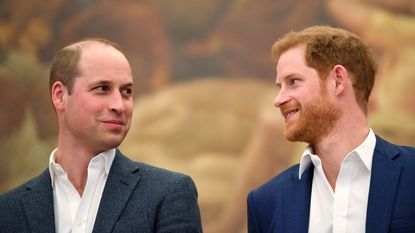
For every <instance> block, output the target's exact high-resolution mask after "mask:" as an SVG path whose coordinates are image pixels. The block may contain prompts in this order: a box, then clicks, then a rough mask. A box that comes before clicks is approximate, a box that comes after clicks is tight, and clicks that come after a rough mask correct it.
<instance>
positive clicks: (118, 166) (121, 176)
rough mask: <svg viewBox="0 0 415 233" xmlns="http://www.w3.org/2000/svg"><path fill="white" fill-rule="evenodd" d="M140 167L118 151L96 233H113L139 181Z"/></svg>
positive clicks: (97, 220) (104, 195) (100, 209)
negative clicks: (138, 172)
mask: <svg viewBox="0 0 415 233" xmlns="http://www.w3.org/2000/svg"><path fill="white" fill-rule="evenodd" d="M137 171H138V165H137V164H135V163H133V162H132V161H130V160H129V159H128V158H126V157H125V156H124V155H122V154H121V152H119V151H118V150H117V152H116V155H115V158H114V161H113V163H112V166H111V170H110V172H109V175H108V179H107V183H106V184H105V188H104V192H103V194H102V198H101V202H100V206H99V208H98V213H97V217H96V219H95V224H94V229H93V232H94V233H105V232H111V231H112V229H113V228H114V225H115V223H116V222H117V220H118V218H119V216H120V215H121V213H122V211H123V209H124V207H125V205H126V204H127V202H128V200H129V197H130V196H131V194H132V192H133V191H134V190H135V187H136V186H137V183H138V181H139V179H140V178H139V175H138V174H137Z"/></svg>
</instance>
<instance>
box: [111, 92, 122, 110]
mask: <svg viewBox="0 0 415 233" xmlns="http://www.w3.org/2000/svg"><path fill="white" fill-rule="evenodd" d="M109 104H110V110H111V111H115V112H117V113H120V112H122V111H124V110H125V101H124V99H123V96H122V95H121V93H119V92H114V93H113V94H112V95H111V100H110V103H109Z"/></svg>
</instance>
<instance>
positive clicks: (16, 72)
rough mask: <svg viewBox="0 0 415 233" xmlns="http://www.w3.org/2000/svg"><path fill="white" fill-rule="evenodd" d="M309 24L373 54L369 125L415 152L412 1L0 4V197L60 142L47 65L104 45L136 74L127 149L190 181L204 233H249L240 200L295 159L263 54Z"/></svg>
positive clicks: (42, 164) (296, 147)
mask: <svg viewBox="0 0 415 233" xmlns="http://www.w3.org/2000/svg"><path fill="white" fill-rule="evenodd" d="M315 24H329V25H333V26H340V27H344V28H346V29H349V30H352V31H354V32H356V33H357V34H359V35H361V36H362V38H363V39H364V40H365V41H367V42H368V43H369V44H370V45H371V46H372V48H373V49H374V51H375V53H376V55H377V56H378V58H379V67H380V70H379V74H378V78H377V81H376V86H375V90H374V93H373V96H372V102H371V105H370V115H369V121H370V125H371V127H372V128H373V129H374V130H375V132H376V133H377V134H379V135H380V136H382V137H384V138H386V139H389V140H391V141H393V142H395V143H398V144H406V145H412V146H415V92H414V91H413V83H414V81H415V68H414V67H415V66H414V64H415V3H414V1H412V0H331V1H324V0H255V1H254V0H209V1H206V0H117V1H116V0H113V1H110V0H101V1H99V0H96V1H93V0H73V1H70V0H50V1H41V0H1V1H0V43H1V44H0V156H1V157H0V159H1V160H0V161H1V162H0V193H2V192H6V191H7V190H10V189H11V188H13V187H15V186H17V185H18V184H20V183H21V182H23V181H25V180H27V179H28V178H30V177H32V176H34V175H36V174H38V173H39V172H41V171H42V170H43V169H45V168H46V167H47V162H48V158H49V155H50V152H51V150H52V149H53V148H54V145H55V143H56V133H57V129H56V120H55V115H54V112H53V110H52V107H51V104H50V101H49V93H48V72H49V70H48V68H49V63H50V61H51V59H52V57H53V55H54V54H55V52H56V51H57V50H58V49H59V48H61V47H62V46H64V45H66V44H67V43H69V42H72V41H75V40H78V39H80V38H83V37H92V36H100V37H106V38H108V39H111V40H114V41H116V42H117V43H119V44H120V45H121V46H122V47H124V49H125V50H126V51H127V56H128V57H129V58H130V60H131V63H132V66H133V70H134V78H135V87H136V88H135V101H136V102H135V113H134V119H133V125H132V128H131V130H130V133H129V136H128V137H127V138H126V140H125V142H124V143H123V144H122V146H121V149H122V151H123V152H125V153H126V154H128V155H129V157H131V158H133V159H135V160H139V161H143V162H147V163H151V164H153V165H156V166H160V167H165V168H168V169H172V170H177V171H181V172H184V173H187V174H189V175H191V176H192V177H193V178H194V180H195V182H196V185H197V187H198V191H199V202H200V206H201V211H202V218H203V219H202V220H203V224H204V230H205V232H207V233H221V232H224V233H225V232H226V233H233V232H235V233H237V232H245V230H244V229H245V227H246V226H245V222H246V221H245V219H246V215H245V212H246V205H245V198H246V195H247V192H248V190H250V189H252V188H255V187H257V186H258V185H260V184H261V183H263V182H265V181H266V180H268V179H269V178H270V177H272V176H274V175H275V174H277V173H278V172H280V171H281V170H282V169H284V168H287V167H288V166H290V165H291V164H293V163H295V162H297V161H298V156H299V154H300V153H301V151H302V149H303V147H304V145H302V144H294V143H289V142H287V141H286V140H285V139H284V137H283V136H282V133H281V131H282V121H281V118H280V116H279V111H278V110H276V109H274V107H273V106H272V101H273V98H274V97H275V95H276V89H275V88H274V75H275V74H274V65H273V64H272V62H271V59H270V47H271V45H272V44H273V42H274V41H275V40H276V39H277V38H279V37H280V36H281V35H283V34H284V33H286V32H289V31H291V30H299V29H302V28H304V27H306V26H310V25H315Z"/></svg>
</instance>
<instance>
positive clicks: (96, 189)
mask: <svg viewBox="0 0 415 233" xmlns="http://www.w3.org/2000/svg"><path fill="white" fill-rule="evenodd" d="M56 151H57V149H55V150H53V151H52V153H51V155H50V159H49V172H50V176H51V180H52V188H53V204H54V212H55V229H56V232H57V233H90V232H92V230H93V227H94V222H95V218H96V215H97V212H98V207H99V203H100V201H101V196H102V192H103V191H104V187H105V183H106V181H107V177H108V173H109V171H110V168H111V165H112V162H113V160H114V157H115V149H111V150H108V151H105V152H102V153H100V154H98V155H97V156H95V157H93V158H92V159H91V161H90V162H89V165H88V178H87V181H86V185H85V188H84V192H83V195H82V197H81V196H80V195H79V193H78V191H77V190H76V189H75V187H74V186H73V185H72V183H71V182H70V181H69V179H68V175H67V173H66V172H65V171H64V170H63V168H62V167H61V166H60V165H59V164H58V163H56V162H55V154H56Z"/></svg>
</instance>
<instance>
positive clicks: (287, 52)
mask: <svg viewBox="0 0 415 233" xmlns="http://www.w3.org/2000/svg"><path fill="white" fill-rule="evenodd" d="M272 55H273V58H274V59H275V62H276V72H277V76H276V84H277V86H278V88H279V93H278V95H277V97H276V98H275V101H274V104H275V106H276V107H277V108H279V109H280V111H281V114H282V115H283V117H284V119H285V129H284V135H285V136H286V138H287V139H288V140H290V141H303V142H307V143H309V146H308V147H307V148H306V149H305V151H304V153H303V155H302V157H301V161H300V163H299V164H297V165H295V166H293V167H291V168H289V169H287V170H286V171H284V172H282V173H281V174H279V175H277V176H276V177H274V178H273V179H271V180H270V181H268V182H267V183H266V184H264V185H262V186H261V187H259V188H258V189H256V190H253V191H252V192H250V194H249V196H248V231H249V232H250V233H260V232H264V233H265V232H283V233H301V232H304V233H305V232H312V233H333V232H334V233H340V232H341V233H358V232H368V233H386V232H408V233H409V232H415V198H414V197H415V148H411V147H404V146H397V145H393V144H391V143H389V142H387V141H385V140H383V139H382V138H380V137H379V136H377V135H375V134H374V132H373V131H372V129H370V128H369V126H368V123H367V105H368V99H369V95H370V92H371V90H372V87H373V84H374V80H375V74H376V63H375V61H374V58H373V55H372V53H371V52H370V50H369V48H368V47H367V45H365V44H364V43H363V42H362V41H361V39H360V38H359V37H358V36H356V35H355V34H353V33H351V32H348V31H346V30H343V29H338V28H332V27H327V26H313V27H309V28H306V29H304V30H302V31H299V32H290V33H288V34H286V35H285V36H284V37H283V38H281V39H280V40H278V41H277V42H276V43H275V44H274V45H273V47H272Z"/></svg>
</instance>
